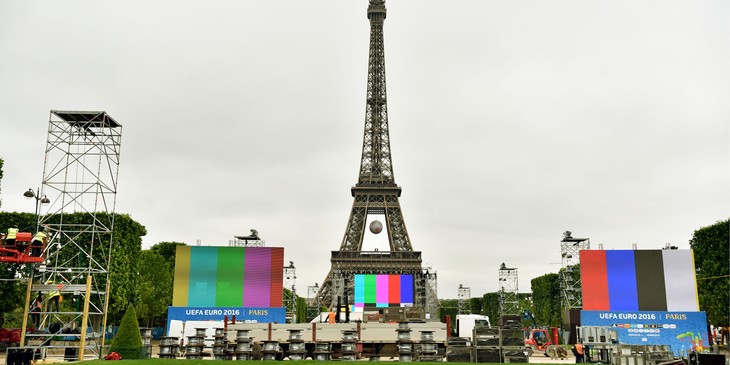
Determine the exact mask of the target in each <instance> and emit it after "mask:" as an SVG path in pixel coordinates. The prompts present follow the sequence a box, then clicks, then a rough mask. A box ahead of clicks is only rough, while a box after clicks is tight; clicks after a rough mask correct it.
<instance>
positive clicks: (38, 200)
mask: <svg viewBox="0 0 730 365" xmlns="http://www.w3.org/2000/svg"><path fill="white" fill-rule="evenodd" d="M23 196H24V197H26V198H35V216H36V230H38V224H39V222H40V219H41V217H40V216H38V207H39V205H40V204H48V203H50V202H51V200H50V199H48V197H47V196H46V194H43V196H40V189H36V191H33V189H32V188H28V191H26V192H25V193H23Z"/></svg>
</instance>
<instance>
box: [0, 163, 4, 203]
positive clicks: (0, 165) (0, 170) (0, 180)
mask: <svg viewBox="0 0 730 365" xmlns="http://www.w3.org/2000/svg"><path fill="white" fill-rule="evenodd" d="M4 164H5V161H3V159H2V158H0V183H1V182H2V181H3V165H4ZM0 191H2V188H0ZM2 205H3V200H2V198H0V207H1V206H2Z"/></svg>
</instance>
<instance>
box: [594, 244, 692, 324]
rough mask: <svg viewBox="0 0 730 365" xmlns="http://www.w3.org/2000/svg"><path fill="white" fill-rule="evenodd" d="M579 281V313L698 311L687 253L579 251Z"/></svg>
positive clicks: (673, 251)
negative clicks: (585, 311) (581, 291)
mask: <svg viewBox="0 0 730 365" xmlns="http://www.w3.org/2000/svg"><path fill="white" fill-rule="evenodd" d="M580 278H581V283H582V288H583V310H611V311H698V310H699V308H698V307H699V305H698V301H697V283H696V281H695V268H694V258H693V256H692V251H690V250H611V251H604V250H583V251H580Z"/></svg>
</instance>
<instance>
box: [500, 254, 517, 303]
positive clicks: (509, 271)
mask: <svg viewBox="0 0 730 365" xmlns="http://www.w3.org/2000/svg"><path fill="white" fill-rule="evenodd" d="M518 279H519V278H518V275H517V269H516V268H512V267H507V265H505V264H504V262H503V263H502V265H501V266H500V267H499V315H500V316H506V315H519V314H520V301H519V298H518V296H517V293H518V288H517V284H518V282H519V280H518Z"/></svg>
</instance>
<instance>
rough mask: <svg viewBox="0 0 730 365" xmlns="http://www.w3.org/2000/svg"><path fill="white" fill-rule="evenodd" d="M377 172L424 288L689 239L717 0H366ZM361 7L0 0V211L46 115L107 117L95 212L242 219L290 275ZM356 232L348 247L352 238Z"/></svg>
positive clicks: (358, 103) (715, 72)
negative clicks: (379, 2) (113, 148)
mask: <svg viewBox="0 0 730 365" xmlns="http://www.w3.org/2000/svg"><path fill="white" fill-rule="evenodd" d="M386 6H387V9H388V17H387V20H386V21H385V52H386V69H387V83H388V109H389V122H390V137H391V146H392V159H393V166H394V172H395V180H396V183H398V184H399V185H400V186H401V187H402V188H403V195H402V196H401V199H400V203H401V207H402V209H403V214H404V218H405V222H406V226H407V228H408V232H409V235H410V237H411V241H412V244H413V248H414V250H417V251H422V252H423V259H424V265H428V266H430V267H431V268H432V269H433V270H436V271H437V272H438V279H439V282H438V285H439V296H440V297H441V298H456V295H457V288H458V286H459V284H463V285H464V286H467V287H471V289H472V296H480V295H481V294H483V293H485V292H490V291H495V290H496V289H497V287H498V280H497V279H498V272H497V270H498V268H499V265H500V263H502V262H505V263H506V264H507V266H510V267H516V268H518V269H519V278H520V279H519V290H520V291H522V292H526V291H529V290H530V280H531V279H532V278H534V277H537V276H540V275H543V274H546V273H550V272H557V270H558V269H559V267H560V265H559V263H560V239H561V238H562V232H563V231H565V230H570V231H572V232H573V236H575V237H589V238H590V239H591V244H592V246H593V247H597V246H598V244H599V243H603V244H604V247H605V248H607V249H627V248H631V244H632V243H636V244H637V245H638V247H639V248H640V249H658V248H661V247H663V246H664V245H665V244H666V243H671V244H674V245H677V246H679V247H680V248H689V244H688V241H689V239H690V238H691V236H692V232H693V231H694V230H696V229H698V228H700V227H704V226H707V225H711V224H713V223H715V222H716V221H718V220H722V219H727V217H728V215H730V25H729V24H730V20H729V19H730V2H728V1H727V0H717V1H710V0H700V1H695V0H692V1H689V0H688V1H661V2H657V1H644V0H632V1H584V0H575V1H544V0H539V1H538V0H535V1H527V0H525V1H486V0H457V1H433V0H388V1H387V2H386ZM366 9H367V0H320V1H301V0H296V1H295V0H266V1H182V0H175V1H172V0H170V1H133V0H126V1H100V0H93V1H91V0H89V1H20V0H15V1H11V0H0V125H1V126H2V129H1V130H2V134H1V136H2V137H1V138H2V143H1V144H0V157H2V158H3V159H4V160H5V168H4V172H5V176H4V178H3V179H2V210H4V211H26V212H29V211H33V209H34V205H33V202H32V201H28V200H25V199H24V198H23V197H22V193H23V192H24V191H25V190H27V189H28V188H29V187H37V186H40V184H41V181H42V175H43V159H44V148H45V143H46V138H47V136H46V133H47V129H48V114H49V110H51V109H56V110H106V111H107V112H108V113H109V114H110V115H111V116H112V117H113V118H115V119H116V120H117V121H118V122H120V123H121V124H122V125H123V126H124V127H123V132H122V134H123V136H122V152H121V161H122V162H121V166H120V172H119V185H118V189H119V192H118V194H117V212H120V213H127V214H130V215H131V216H132V218H133V219H135V220H136V221H138V222H140V223H141V224H143V225H144V226H145V227H146V228H147V236H146V237H144V239H143V241H144V247H145V248H147V247H150V246H152V245H153V244H155V243H158V242H160V241H180V242H186V243H188V244H195V242H196V240H198V239H199V240H201V241H202V244H204V245H225V244H227V243H228V241H229V240H230V239H232V238H233V236H234V235H246V234H248V233H249V229H251V228H256V229H257V230H258V231H259V233H260V235H261V237H262V238H264V239H265V240H266V244H267V245H268V246H282V247H284V248H285V256H286V257H285V259H286V260H287V261H289V260H291V261H293V262H294V264H295V266H296V268H297V276H298V279H297V291H298V292H299V293H300V294H301V295H306V287H307V286H308V285H314V283H315V282H317V283H321V282H322V280H323V279H324V277H325V275H326V274H327V271H328V270H329V268H330V263H329V258H330V251H332V250H337V249H338V248H339V246H340V243H341V240H342V237H343V235H344V231H345V226H346V223H347V219H348V217H349V213H350V208H351V205H352V197H351V195H350V187H351V186H352V185H354V184H355V183H356V182H357V174H358V171H359V161H360V155H361V150H362V137H363V127H364V119H365V90H366V76H367V58H368V41H369V31H370V27H369V23H368V20H367V16H366ZM367 244H369V243H368V242H366V245H367Z"/></svg>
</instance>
